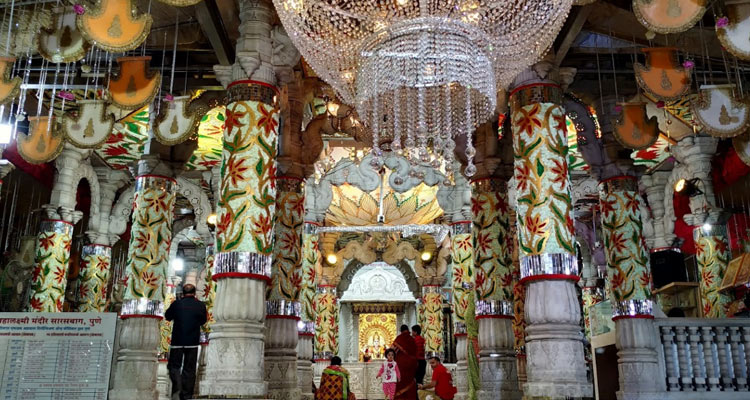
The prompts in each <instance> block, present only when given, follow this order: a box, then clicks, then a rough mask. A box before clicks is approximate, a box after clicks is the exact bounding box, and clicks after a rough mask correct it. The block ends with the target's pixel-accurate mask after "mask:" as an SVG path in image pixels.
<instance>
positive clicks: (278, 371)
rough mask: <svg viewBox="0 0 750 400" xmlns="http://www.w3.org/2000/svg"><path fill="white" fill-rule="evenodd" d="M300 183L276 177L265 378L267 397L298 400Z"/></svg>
mask: <svg viewBox="0 0 750 400" xmlns="http://www.w3.org/2000/svg"><path fill="white" fill-rule="evenodd" d="M302 185H303V181H302V179H300V178H297V177H292V176H283V177H281V176H280V177H277V178H276V223H275V225H274V236H275V241H274V248H273V254H274V257H273V264H272V268H271V287H270V288H269V295H268V298H269V300H268V301H267V303H266V311H267V316H266V343H265V344H266V347H265V371H266V372H265V374H266V375H265V376H266V377H267V381H268V397H270V398H273V399H289V400H297V399H299V398H300V387H299V383H298V379H297V342H298V335H299V333H298V331H297V322H299V321H300V313H301V309H300V302H299V295H300V288H301V286H302V265H301V264H302V246H301V238H302V227H303V224H304V223H303V221H304V214H305V205H304V201H305V196H304V193H303V187H302Z"/></svg>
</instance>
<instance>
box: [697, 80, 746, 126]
mask: <svg viewBox="0 0 750 400" xmlns="http://www.w3.org/2000/svg"><path fill="white" fill-rule="evenodd" d="M738 93H739V92H738V91H737V88H736V87H735V85H703V86H701V88H700V96H698V97H697V98H696V99H695V100H694V101H693V103H692V106H693V115H694V116H695V119H696V121H697V122H698V123H699V124H700V125H701V126H702V127H703V129H704V130H705V131H706V133H708V134H709V135H711V136H714V137H718V138H730V137H734V136H737V135H741V134H742V133H744V132H745V131H746V130H747V127H748V122H750V104H748V102H747V101H746V100H745V99H740V98H738V97H737V94H738Z"/></svg>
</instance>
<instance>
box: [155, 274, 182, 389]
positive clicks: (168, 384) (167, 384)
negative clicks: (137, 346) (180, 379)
mask: <svg viewBox="0 0 750 400" xmlns="http://www.w3.org/2000/svg"><path fill="white" fill-rule="evenodd" d="M177 279H179V278H177ZM177 279H170V281H168V282H167V285H166V290H165V292H164V310H165V311H166V310H168V309H169V306H171V305H172V303H174V301H175V300H176V299H177V296H176V294H177V289H176V285H177ZM171 344H172V321H167V320H166V319H162V320H161V321H159V366H158V367H157V372H156V374H157V376H156V391H157V392H159V400H168V399H170V398H171V396H172V381H171V380H170V379H169V370H168V369H167V363H168V362H169V346H170V345H171Z"/></svg>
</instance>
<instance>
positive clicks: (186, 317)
mask: <svg viewBox="0 0 750 400" xmlns="http://www.w3.org/2000/svg"><path fill="white" fill-rule="evenodd" d="M182 294H183V297H182V298H181V299H179V300H177V301H175V302H174V303H172V305H171V306H169V309H168V310H167V312H166V314H164V318H166V319H167V321H173V324H172V344H171V346H170V349H169V362H168V363H167V369H169V378H170V379H171V380H172V397H174V394H175V393H177V392H179V393H180V400H185V399H190V398H192V397H193V390H194V388H195V368H196V366H197V364H198V346H199V343H198V342H199V340H200V333H201V325H203V324H205V323H206V319H207V317H208V314H207V313H206V306H205V305H204V304H203V303H202V302H201V301H200V300H198V299H196V298H195V286H193V285H191V284H186V285H184V286H183V287H182Z"/></svg>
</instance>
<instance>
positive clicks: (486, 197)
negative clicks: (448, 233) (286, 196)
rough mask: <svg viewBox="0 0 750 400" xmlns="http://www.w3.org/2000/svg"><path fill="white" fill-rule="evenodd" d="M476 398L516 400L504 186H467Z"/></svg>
mask: <svg viewBox="0 0 750 400" xmlns="http://www.w3.org/2000/svg"><path fill="white" fill-rule="evenodd" d="M472 213H473V224H474V229H473V231H474V263H475V271H476V277H475V282H476V298H477V301H476V319H477V322H478V325H479V349H480V358H479V370H480V377H481V379H480V380H481V385H482V389H481V390H480V391H479V393H478V394H479V398H480V399H495V398H497V396H498V394H500V396H501V398H503V399H520V398H521V392H520V390H519V386H518V372H517V369H516V358H515V352H514V350H513V337H514V336H513V252H512V248H513V236H512V232H511V219H510V208H509V205H508V198H507V184H506V182H505V181H504V180H503V179H501V178H496V177H492V178H485V179H478V180H475V181H474V182H472Z"/></svg>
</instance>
